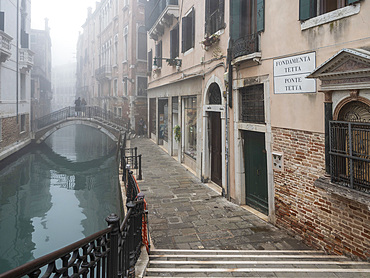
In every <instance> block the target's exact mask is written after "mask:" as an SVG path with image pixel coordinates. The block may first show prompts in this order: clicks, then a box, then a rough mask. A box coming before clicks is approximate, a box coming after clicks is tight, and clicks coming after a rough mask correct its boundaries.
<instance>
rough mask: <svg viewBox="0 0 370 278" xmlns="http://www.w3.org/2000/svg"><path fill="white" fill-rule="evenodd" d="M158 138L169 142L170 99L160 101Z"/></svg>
mask: <svg viewBox="0 0 370 278" xmlns="http://www.w3.org/2000/svg"><path fill="white" fill-rule="evenodd" d="M158 123H159V126H158V128H159V134H158V138H159V139H160V140H161V139H163V140H164V141H166V142H168V99H159V101H158Z"/></svg>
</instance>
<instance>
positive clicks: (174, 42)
mask: <svg viewBox="0 0 370 278" xmlns="http://www.w3.org/2000/svg"><path fill="white" fill-rule="evenodd" d="M178 56H179V25H178V24H177V25H176V26H175V27H174V28H173V29H172V30H171V33H170V58H171V59H174V58H176V57H178Z"/></svg>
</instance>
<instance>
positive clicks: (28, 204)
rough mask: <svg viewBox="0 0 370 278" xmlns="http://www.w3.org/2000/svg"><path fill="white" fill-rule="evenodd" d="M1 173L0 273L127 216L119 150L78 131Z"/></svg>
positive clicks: (55, 137) (63, 132)
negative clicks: (123, 206)
mask: <svg viewBox="0 0 370 278" xmlns="http://www.w3.org/2000/svg"><path fill="white" fill-rule="evenodd" d="M2 164H3V165H2V166H1V168H0V273H3V272H5V271H7V270H9V269H12V268H15V267H17V266H19V265H22V264H24V263H26V262H28V261H31V260H33V259H35V258H38V257H41V256H43V255H45V254H48V253H50V252H52V251H55V250H56V249H59V248H61V247H64V246H65V245H68V244H70V243H73V242H75V241H77V240H80V239H82V238H84V237H86V236H88V235H91V234H93V233H94V232H97V231H99V230H101V229H104V228H105V227H106V226H107V224H106V222H105V217H106V216H108V215H109V214H110V213H111V212H115V213H116V214H119V216H122V213H123V212H122V211H121V202H122V197H121V192H120V186H119V177H118V164H117V162H116V144H115V142H113V141H112V140H111V139H110V138H109V137H108V136H106V135H105V134H103V133H101V132H100V131H98V130H96V129H93V128H91V127H87V126H83V125H75V126H69V127H65V128H62V129H60V130H58V131H56V132H55V133H54V134H52V135H51V136H50V137H49V138H48V139H47V140H46V141H45V143H43V144H41V145H39V146H36V147H33V148H32V149H31V150H29V151H27V153H23V154H22V155H15V156H13V157H12V158H11V159H8V160H6V165H4V163H2Z"/></svg>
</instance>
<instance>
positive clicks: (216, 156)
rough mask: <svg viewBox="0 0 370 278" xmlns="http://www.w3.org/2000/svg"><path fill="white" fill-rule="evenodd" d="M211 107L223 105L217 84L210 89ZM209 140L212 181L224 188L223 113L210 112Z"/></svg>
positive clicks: (209, 101) (209, 100)
mask: <svg viewBox="0 0 370 278" xmlns="http://www.w3.org/2000/svg"><path fill="white" fill-rule="evenodd" d="M208 103H209V105H221V104H222V97H221V90H220V87H219V86H218V85H217V83H212V84H211V85H210V86H209V89H208ZM208 127H209V129H208V132H209V135H208V138H209V152H210V164H211V180H212V181H213V182H214V183H216V184H217V185H219V186H222V139H221V138H222V136H221V113H220V112H215V111H209V112H208Z"/></svg>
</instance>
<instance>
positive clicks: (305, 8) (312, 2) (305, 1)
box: [299, 0, 317, 20]
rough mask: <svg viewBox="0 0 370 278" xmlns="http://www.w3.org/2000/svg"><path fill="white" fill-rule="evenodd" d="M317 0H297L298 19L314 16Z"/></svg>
mask: <svg viewBox="0 0 370 278" xmlns="http://www.w3.org/2000/svg"><path fill="white" fill-rule="evenodd" d="M316 3H317V0H299V20H306V19H309V18H311V17H314V16H316Z"/></svg>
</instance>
